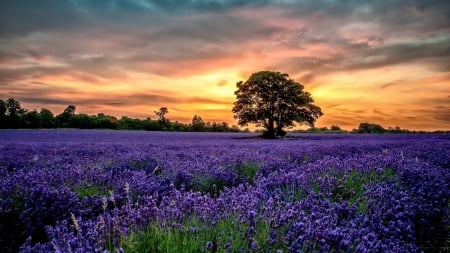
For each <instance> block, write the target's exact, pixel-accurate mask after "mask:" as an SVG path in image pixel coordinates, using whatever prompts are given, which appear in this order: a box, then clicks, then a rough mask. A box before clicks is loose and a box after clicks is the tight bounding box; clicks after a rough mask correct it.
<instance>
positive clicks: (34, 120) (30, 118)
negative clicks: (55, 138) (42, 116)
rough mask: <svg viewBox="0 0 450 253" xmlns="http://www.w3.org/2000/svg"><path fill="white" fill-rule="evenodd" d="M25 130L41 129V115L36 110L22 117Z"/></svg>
mask: <svg viewBox="0 0 450 253" xmlns="http://www.w3.org/2000/svg"><path fill="white" fill-rule="evenodd" d="M22 121H23V126H22V127H25V128H39V113H38V112H37V111H36V110H32V111H28V112H26V113H25V114H24V115H23V116H22Z"/></svg>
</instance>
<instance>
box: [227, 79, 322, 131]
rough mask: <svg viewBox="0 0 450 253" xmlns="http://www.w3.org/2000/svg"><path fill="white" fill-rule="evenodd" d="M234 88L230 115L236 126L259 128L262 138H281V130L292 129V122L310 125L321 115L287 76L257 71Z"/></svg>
mask: <svg viewBox="0 0 450 253" xmlns="http://www.w3.org/2000/svg"><path fill="white" fill-rule="evenodd" d="M236 86H237V90H236V91H235V92H234V94H235V95H236V99H237V100H236V102H234V107H233V113H234V117H235V118H236V119H238V120H239V121H238V124H239V125H241V126H244V125H247V124H248V123H255V124H256V126H262V127H264V128H265V129H266V132H265V134H264V136H265V137H266V138H275V137H276V136H284V135H285V134H286V133H285V132H284V130H283V128H285V127H287V128H289V127H293V126H294V125H295V122H298V123H300V124H306V125H309V126H314V122H315V121H316V120H317V119H318V118H319V117H320V116H322V111H321V109H320V107H318V106H316V105H315V104H314V100H313V98H312V97H311V94H310V93H309V92H306V91H304V87H303V85H301V84H299V83H297V82H295V81H294V80H293V79H290V78H289V75H288V74H282V73H280V72H272V71H260V72H257V73H254V74H252V75H251V76H250V78H249V79H248V80H247V81H245V82H242V81H240V82H238V83H237V84H236Z"/></svg>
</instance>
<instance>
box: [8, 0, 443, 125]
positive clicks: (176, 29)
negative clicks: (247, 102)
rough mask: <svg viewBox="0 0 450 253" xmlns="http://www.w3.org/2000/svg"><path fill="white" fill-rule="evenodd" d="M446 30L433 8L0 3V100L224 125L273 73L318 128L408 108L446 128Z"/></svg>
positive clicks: (141, 0)
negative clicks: (257, 82) (242, 84)
mask: <svg viewBox="0 0 450 253" xmlns="http://www.w3.org/2000/svg"><path fill="white" fill-rule="evenodd" d="M449 23H450V2H449V1H439V0H412V1H401V0H393V1H381V0H376V1H370V2H367V1H328V0H317V1H290V0H258V1H243V0H223V1H210V0H188V1H170V0H123V1H118V0H104V1H90V0H71V1H53V0H42V1H39V2H37V1H32V0H22V1H1V2H0V87H1V91H0V95H1V96H13V95H14V96H17V97H18V98H19V99H20V98H23V99H24V101H27V103H30V104H33V105H46V104H55V105H61V106H63V105H66V104H69V103H74V104H77V102H78V103H79V105H80V106H81V107H86V108H87V107H88V106H89V107H91V108H94V107H95V106H96V104H95V103H98V105H101V106H100V107H98V106H97V109H98V110H100V109H102V110H116V111H118V110H125V109H123V108H127V109H129V110H131V111H132V110H134V109H136V108H131V107H127V106H128V105H130V104H132V105H133V106H140V107H139V109H136V110H142V108H144V107H145V106H156V105H161V104H170V105H171V107H172V108H178V110H179V112H180V113H179V114H178V116H179V117H180V118H183V116H182V114H181V110H182V109H183V108H184V109H183V110H184V111H186V112H185V113H189V112H192V111H193V110H194V109H193V108H202V110H205V111H202V112H204V113H206V109H204V108H206V107H207V106H211V108H212V110H216V109H215V108H216V107H217V108H225V107H226V106H228V108H229V109H217V110H218V111H217V112H216V113H217V114H218V115H219V116H222V117H229V116H230V115H231V113H230V110H231V106H232V105H231V104H232V103H230V101H228V100H227V99H229V98H230V97H232V96H233V90H232V89H229V87H230V86H231V85H233V84H234V82H235V81H237V80H236V79H245V78H247V77H248V76H249V75H250V74H251V73H254V72H256V71H259V70H264V69H269V70H277V71H281V72H285V73H288V74H289V75H290V76H291V77H292V78H294V79H295V80H296V81H298V82H301V83H302V84H303V85H305V87H307V89H308V91H309V89H312V91H313V96H314V98H315V100H316V101H321V102H322V103H324V105H323V106H322V108H326V109H325V116H324V118H323V119H321V121H323V122H327V123H332V120H336V122H341V123H345V124H348V125H357V124H355V123H352V122H355V121H359V120H367V121H370V117H373V119H374V120H384V119H385V118H389V119H391V118H393V117H391V116H389V115H395V111H396V110H397V109H398V108H403V109H404V108H405V107H408V106H410V105H411V106H416V107H418V108H419V107H420V108H421V110H422V112H421V111H420V110H417V111H415V110H411V111H410V114H409V115H408V117H409V116H411V117H419V116H417V115H421V116H423V115H424V114H423V113H425V114H426V115H425V116H426V118H427V120H429V121H430V122H434V123H435V124H442V122H444V123H446V121H445V120H442V119H446V117H445V113H447V111H445V110H442V109H436V108H437V107H436V106H439V104H442V103H445V102H448V101H447V100H445V101H442V99H440V97H439V96H441V94H445V95H447V94H448V88H446V87H445V84H446V83H448V80H450V79H449V76H448V73H449V72H450V46H449V45H450V35H449V34H450V28H449V26H448V24H449ZM208 76H209V77H208ZM161 87H164V90H161V89H159V88H161ZM157 89H159V90H157ZM68 92H71V94H73V96H72V98H70V97H69V96H68V95H67V93H68ZM193 92H195V95H192V94H193ZM314 92H316V93H314ZM99 94H101V96H99ZM212 94H214V96H217V98H216V97H213V95H212ZM316 94H318V95H316ZM374 94H376V96H374ZM357 97H358V98H359V97H366V98H367V99H354V98H357ZM393 99H395V103H393V102H390V101H392V100H393ZM375 100H376V101H375ZM325 102H326V103H328V105H329V106H327V104H326V103H325ZM375 102H376V103H375ZM374 104H376V105H374ZM214 105H216V107H213V106H214ZM320 105H321V104H319V106H320ZM332 105H337V106H332ZM119 107H122V109H120V108H119ZM343 107H346V109H345V108H344V109H343ZM424 108H425V109H426V108H427V109H428V110H426V111H423V109H424ZM225 111H227V114H225V113H226V112H225ZM405 111H408V110H406V109H405ZM121 112H122V111H121ZM177 112H178V111H177ZM124 113H125V112H124ZM190 114H195V112H193V113H190ZM337 114H339V115H337ZM341 114H342V115H341ZM209 116H210V117H213V112H211V114H209ZM219 116H214V117H219ZM352 117H353V120H352ZM419 118H420V117H419ZM391 120H394V119H391ZM440 126H441V125H440Z"/></svg>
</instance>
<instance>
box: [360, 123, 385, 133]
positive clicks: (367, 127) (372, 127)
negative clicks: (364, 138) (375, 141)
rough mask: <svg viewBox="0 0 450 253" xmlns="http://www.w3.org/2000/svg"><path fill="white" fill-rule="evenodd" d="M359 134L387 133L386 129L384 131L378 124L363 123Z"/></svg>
mask: <svg viewBox="0 0 450 253" xmlns="http://www.w3.org/2000/svg"><path fill="white" fill-rule="evenodd" d="M357 132H358V133H377V134H379V133H384V132H386V129H384V128H383V127H382V126H380V125H378V124H373V123H361V124H359V127H358V130H357Z"/></svg>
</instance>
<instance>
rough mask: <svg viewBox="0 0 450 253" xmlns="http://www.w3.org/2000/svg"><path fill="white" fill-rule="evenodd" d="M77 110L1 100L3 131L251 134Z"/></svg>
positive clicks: (200, 123)
mask: <svg viewBox="0 0 450 253" xmlns="http://www.w3.org/2000/svg"><path fill="white" fill-rule="evenodd" d="M75 111H76V106H74V105H69V106H67V108H66V109H64V111H63V112H61V113H60V114H58V115H56V116H55V115H54V114H53V113H52V112H51V111H50V110H49V109H46V108H42V109H41V110H40V111H37V110H27V109H24V108H22V106H21V105H20V102H19V101H18V100H16V99H14V98H8V99H7V100H6V101H4V100H2V99H0V129H26V128H28V129H38V128H80V129H123V130H147V131H180V132H248V131H249V130H248V129H244V130H241V129H240V128H239V127H237V126H236V125H232V126H230V125H229V124H228V123H226V122H221V123H217V122H205V121H204V120H203V119H202V117H200V116H198V115H194V117H193V118H192V121H191V123H181V122H178V121H171V120H170V119H168V118H166V114H168V113H169V110H168V109H167V108H166V107H161V108H159V110H158V111H155V112H154V113H155V119H152V118H150V117H147V118H146V119H134V118H129V117H127V116H122V117H121V118H120V119H118V118H116V117H114V116H111V115H105V114H103V113H98V114H97V115H87V114H85V113H75ZM294 132H300V133H427V132H426V131H416V130H408V129H401V128H400V127H395V128H392V127H388V128H387V129H386V128H383V127H382V126H381V125H378V124H374V123H360V124H359V127H358V128H357V129H353V130H352V131H347V130H343V129H341V128H340V127H339V126H337V125H332V126H331V127H330V128H328V127H312V128H309V129H307V130H295V131H294ZM433 133H449V131H434V132H433Z"/></svg>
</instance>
